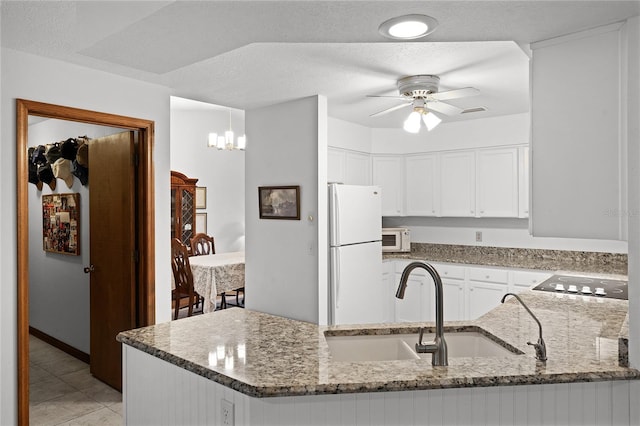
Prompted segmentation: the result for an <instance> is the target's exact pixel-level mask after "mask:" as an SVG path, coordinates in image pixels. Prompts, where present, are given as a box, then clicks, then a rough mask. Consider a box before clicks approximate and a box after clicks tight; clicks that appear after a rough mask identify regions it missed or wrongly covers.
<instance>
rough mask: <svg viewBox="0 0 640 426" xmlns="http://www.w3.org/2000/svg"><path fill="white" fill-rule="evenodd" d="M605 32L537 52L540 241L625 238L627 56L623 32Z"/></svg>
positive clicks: (535, 208)
mask: <svg viewBox="0 0 640 426" xmlns="http://www.w3.org/2000/svg"><path fill="white" fill-rule="evenodd" d="M602 28H603V30H602V31H599V32H598V31H591V32H590V31H585V32H584V33H581V34H575V35H572V36H571V37H566V38H563V37H560V38H558V39H552V40H545V41H544V42H539V43H534V44H532V45H531V48H532V54H533V59H532V74H531V81H532V87H531V102H532V103H531V155H532V162H531V167H532V173H531V178H532V179H533V182H532V183H533V185H532V186H531V190H532V194H531V195H532V198H531V200H532V205H531V208H532V211H531V219H532V234H533V236H534V237H563V238H594V239H605V240H619V239H624V237H625V236H624V235H623V232H622V230H623V228H624V218H625V215H624V214H620V213H621V212H620V211H619V209H620V206H624V205H625V196H626V193H627V191H625V188H624V185H622V183H623V182H625V179H626V177H624V175H625V170H624V167H621V165H622V164H625V163H626V161H627V158H626V155H625V151H624V149H623V144H622V143H621V141H622V139H623V135H622V134H621V129H622V127H621V126H620V120H621V119H622V118H623V116H624V112H625V108H626V105H627V103H626V102H624V99H626V97H627V96H628V95H627V93H626V91H625V92H624V93H621V89H623V88H624V87H626V81H624V80H621V77H624V72H622V71H621V64H622V63H623V62H624V61H623V60H622V59H623V58H622V57H621V52H623V51H624V49H622V48H621V45H620V43H621V40H622V37H620V28H619V27H617V26H613V25H612V26H610V27H608V28H606V27H602ZM629 77H630V78H633V79H635V81H637V78H638V76H637V75H635V76H633V77H632V76H629ZM596 81H597V82H598V83H597V86H598V90H597V92H598V96H597V99H594V97H593V85H594V82H596ZM634 96H636V99H637V91H636V92H635V95H634ZM634 119H635V120H636V121H637V113H636V116H635V118H634Z"/></svg>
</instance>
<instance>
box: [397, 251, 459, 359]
mask: <svg viewBox="0 0 640 426" xmlns="http://www.w3.org/2000/svg"><path fill="white" fill-rule="evenodd" d="M416 268H422V269H424V270H425V271H427V272H428V273H429V275H431V277H432V278H433V282H434V284H435V285H436V337H435V339H434V340H433V342H427V343H423V342H422V336H423V334H424V327H420V336H419V337H418V343H416V352H418V353H430V354H431V364H432V365H436V366H446V365H449V361H448V357H447V342H446V341H445V340H444V326H443V323H444V320H443V318H444V316H443V314H442V308H443V305H444V304H443V301H442V300H443V298H442V293H443V290H442V280H441V279H440V275H439V274H438V271H436V270H435V268H434V267H433V266H431V265H429V264H428V263H425V262H412V263H410V264H408V265H407V267H406V268H404V271H402V276H401V277H400V285H399V286H398V291H396V297H397V298H398V299H404V291H405V290H406V288H407V280H408V279H409V274H411V271H413V270H414V269H416Z"/></svg>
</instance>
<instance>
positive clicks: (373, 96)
mask: <svg viewBox="0 0 640 426" xmlns="http://www.w3.org/2000/svg"><path fill="white" fill-rule="evenodd" d="M367 98H391V99H402V100H404V101H406V100H407V98H406V97H404V96H398V95H396V96H392V95H367Z"/></svg>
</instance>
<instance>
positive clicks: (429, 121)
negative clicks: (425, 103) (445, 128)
mask: <svg viewBox="0 0 640 426" xmlns="http://www.w3.org/2000/svg"><path fill="white" fill-rule="evenodd" d="M422 121H424V125H425V126H427V131H429V132H430V131H432V130H433V129H435V128H436V126H437V125H438V124H440V123H441V122H442V119H441V118H440V117H438V116H437V115H435V114H434V113H433V112H431V111H429V112H428V113H426V114H424V115H423V116H422Z"/></svg>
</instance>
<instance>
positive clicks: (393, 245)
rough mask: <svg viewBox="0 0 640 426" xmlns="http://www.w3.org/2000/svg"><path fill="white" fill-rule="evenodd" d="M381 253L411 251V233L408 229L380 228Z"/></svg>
mask: <svg viewBox="0 0 640 426" xmlns="http://www.w3.org/2000/svg"><path fill="white" fill-rule="evenodd" d="M382 251H384V252H401V253H407V252H410V251H411V233H410V231H409V229H408V228H382Z"/></svg>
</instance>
